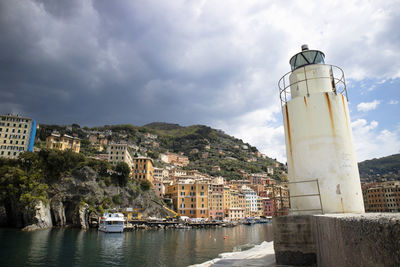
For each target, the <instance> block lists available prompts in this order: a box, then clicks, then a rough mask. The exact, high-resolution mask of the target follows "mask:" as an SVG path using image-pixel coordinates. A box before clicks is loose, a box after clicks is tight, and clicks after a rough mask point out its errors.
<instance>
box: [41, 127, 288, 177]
mask: <svg viewBox="0 0 400 267" xmlns="http://www.w3.org/2000/svg"><path fill="white" fill-rule="evenodd" d="M52 128H53V129H55V130H58V131H59V132H65V133H68V134H76V135H79V136H80V137H81V138H82V144H81V152H82V153H83V154H84V155H87V156H92V155H94V154H96V153H99V152H96V151H94V150H93V149H92V148H91V145H90V143H89V142H88V140H87V138H88V134H89V132H90V131H96V132H106V131H109V132H112V134H111V135H109V136H108V137H107V138H108V139H109V140H111V141H115V142H117V141H125V142H128V143H130V144H134V145H136V146H138V147H139V149H138V151H133V155H134V154H138V155H147V156H150V157H152V158H153V159H155V160H156V159H157V158H158V157H159V154H160V153H165V152H166V151H170V152H175V153H183V154H184V155H185V156H187V157H188V158H189V160H190V165H189V166H187V167H186V169H197V170H199V171H200V172H203V173H207V174H210V175H213V176H219V175H220V176H223V177H225V178H227V179H228V180H230V179H240V178H241V177H242V175H241V174H240V172H243V171H244V172H247V173H260V172H266V171H267V167H271V166H275V164H276V163H278V162H277V161H276V160H274V159H271V158H269V157H267V156H261V155H260V153H259V152H258V150H257V148H256V147H254V146H251V145H250V144H248V143H244V142H243V141H242V140H240V139H237V138H235V137H232V136H229V135H227V134H225V133H224V132H222V131H221V130H215V129H212V128H211V127H208V126H204V125H192V126H186V127H184V126H180V125H178V124H170V123H163V122H154V123H150V124H146V125H144V126H141V127H139V126H134V125H129V124H122V125H105V126H102V127H93V128H90V129H89V128H87V127H84V128H83V129H80V128H76V127H72V129H71V127H69V130H67V129H66V127H64V128H63V129H62V127H61V126H48V125H41V128H40V130H39V132H40V133H39V137H40V139H41V140H44V139H43V136H44V135H46V134H48V135H49V134H50V133H51V130H52ZM42 132H45V134H43V133H42ZM85 133H86V134H85ZM146 133H150V134H152V135H156V136H157V138H154V137H149V136H148V135H147V136H146ZM154 143H156V144H157V145H154ZM155 164H156V166H158V167H162V166H164V164H163V163H162V162H161V161H157V160H156V162H155ZM278 164H279V167H278V168H275V174H274V178H275V179H284V178H285V174H284V171H285V166H284V165H283V164H281V163H278ZM214 166H219V167H220V170H217V169H218V168H214V170H213V167H214Z"/></svg>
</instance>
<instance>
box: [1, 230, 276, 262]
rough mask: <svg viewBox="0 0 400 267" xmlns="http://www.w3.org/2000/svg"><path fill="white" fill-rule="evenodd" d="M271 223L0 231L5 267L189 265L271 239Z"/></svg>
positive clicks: (2, 258) (2, 259)
mask: <svg viewBox="0 0 400 267" xmlns="http://www.w3.org/2000/svg"><path fill="white" fill-rule="evenodd" d="M272 238H273V233H272V225H271V224H255V225H252V226H247V225H239V226H236V227H233V228H210V229H168V230H137V231H132V232H125V233H122V234H119V233H118V234H117V233H114V234H106V233H103V232H98V231H97V230H94V229H92V230H89V231H83V230H79V229H64V228H63V229H49V230H41V231H35V232H21V231H19V230H17V229H10V228H0V240H1V242H0V257H1V261H0V266H188V265H192V264H198V263H202V262H205V261H209V260H211V259H214V258H217V257H218V255H219V254H220V253H223V252H233V251H242V250H246V249H249V248H251V247H253V246H254V245H259V244H260V243H262V242H263V241H272Z"/></svg>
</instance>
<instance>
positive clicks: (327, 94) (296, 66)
mask: <svg viewBox="0 0 400 267" xmlns="http://www.w3.org/2000/svg"><path fill="white" fill-rule="evenodd" d="M301 50H302V51H301V52H300V53H297V54H295V55H294V56H293V57H292V58H291V59H290V61H289V62H290V66H291V71H290V72H288V73H287V74H286V75H284V76H283V77H282V78H281V79H280V81H279V90H280V98H281V106H282V114H283V122H284V128H285V141H286V155H287V164H288V178H289V190H290V213H291V214H293V215H303V214H319V213H363V212H364V203H363V197H362V191H361V184H360V176H359V172H358V165H357V160H356V155H355V151H354V145H353V136H352V131H351V124H350V116H349V114H350V113H349V108H348V98H347V90H346V83H345V78H344V73H343V71H342V70H341V69H340V68H339V67H337V66H333V65H329V64H325V54H324V53H323V52H321V51H318V50H309V49H308V46H307V45H303V46H302V49H301Z"/></svg>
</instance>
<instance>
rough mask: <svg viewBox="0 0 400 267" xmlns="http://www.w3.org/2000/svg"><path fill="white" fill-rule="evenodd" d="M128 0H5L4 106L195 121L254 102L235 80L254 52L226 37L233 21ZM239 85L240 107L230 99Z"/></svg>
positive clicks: (84, 117) (48, 115) (97, 117)
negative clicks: (218, 22) (217, 22)
mask: <svg viewBox="0 0 400 267" xmlns="http://www.w3.org/2000/svg"><path fill="white" fill-rule="evenodd" d="M127 2H128V3H126V2H115V1H94V2H93V3H91V2H89V1H35V2H28V3H26V2H25V3H24V2H22V1H3V2H2V3H1V7H0V9H1V11H0V12H1V18H0V32H1V36H2V38H1V40H0V51H1V61H0V64H1V66H0V67H1V69H2V71H1V73H0V79H1V85H0V90H1V92H0V93H1V96H2V97H1V100H0V101H1V106H0V112H1V113H6V112H17V113H23V114H24V115H28V116H32V117H35V118H37V119H38V120H39V121H41V122H45V123H71V122H78V123H82V124H89V125H95V124H104V123H122V122H127V123H135V124H143V123H148V122H151V121H174V122H180V123H186V124H190V123H198V122H203V123H207V122H209V121H211V120H212V119H215V118H217V119H223V118H224V117H226V116H229V117H231V116H234V115H235V114H240V112H241V111H243V109H244V108H245V106H247V105H248V104H250V106H252V105H251V103H248V102H247V101H244V100H245V99H246V97H245V96H244V95H242V96H240V93H243V92H241V90H245V88H239V87H237V88H236V84H237V83H241V82H243V79H244V80H245V79H246V77H244V74H243V71H244V66H245V63H246V60H247V59H246V58H244V59H243V58H241V57H239V56H240V55H241V53H243V51H240V50H238V48H237V47H235V45H233V44H232V43H231V41H230V40H229V39H224V38H221V36H220V35H221V34H222V35H223V34H224V33H223V31H225V30H228V31H229V29H227V26H228V25H227V24H226V25H224V24H223V23H222V24H221V25H219V26H218V25H212V23H213V21H210V22H207V21H206V20H208V19H210V20H212V19H215V17H214V18H213V17H212V16H211V17H207V18H202V17H201V16H200V17H198V18H197V21H194V20H193V10H192V9H191V7H190V6H188V7H187V10H185V6H183V8H182V7H168V6H162V5H160V6H158V8H155V7H154V6H152V5H154V3H151V2H140V1H138V2H129V1H127ZM92 4H93V5H92ZM179 8H182V9H181V10H179ZM206 51H207V52H206ZM231 93H232V94H233V95H235V94H237V95H238V96H237V97H236V98H234V99H231V100H230V101H232V103H231V104H232V105H226V103H222V102H223V101H226V100H228V99H229V97H230V96H225V95H224V94H231ZM258 99H259V98H254V101H257V100H258ZM250 109H251V108H250Z"/></svg>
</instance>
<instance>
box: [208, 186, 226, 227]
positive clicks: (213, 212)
mask: <svg viewBox="0 0 400 267" xmlns="http://www.w3.org/2000/svg"><path fill="white" fill-rule="evenodd" d="M223 203H224V185H223V184H213V183H212V184H211V185H210V189H209V194H208V208H209V218H210V220H223V219H224V206H223Z"/></svg>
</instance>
